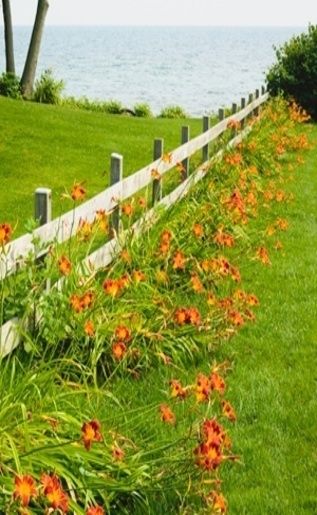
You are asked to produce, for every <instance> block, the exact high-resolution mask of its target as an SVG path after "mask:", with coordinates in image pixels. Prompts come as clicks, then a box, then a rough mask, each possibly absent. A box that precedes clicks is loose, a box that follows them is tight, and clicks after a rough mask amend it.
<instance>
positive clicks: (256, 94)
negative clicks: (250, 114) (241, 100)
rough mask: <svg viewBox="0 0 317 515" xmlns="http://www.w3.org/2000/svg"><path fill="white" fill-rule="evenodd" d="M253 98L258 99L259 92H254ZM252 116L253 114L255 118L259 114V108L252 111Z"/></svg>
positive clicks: (257, 90)
mask: <svg viewBox="0 0 317 515" xmlns="http://www.w3.org/2000/svg"><path fill="white" fill-rule="evenodd" d="M255 98H256V99H258V98H260V90H259V89H256V90H255ZM254 114H255V116H258V114H259V108H258V107H256V108H255V109H254Z"/></svg>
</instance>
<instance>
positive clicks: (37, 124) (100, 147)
mask: <svg viewBox="0 0 317 515" xmlns="http://www.w3.org/2000/svg"><path fill="white" fill-rule="evenodd" d="M183 125H189V126H190V129H191V136H196V135H197V134H199V133H200V132H201V131H202V122H201V120H195V119H190V120H164V119H156V118H153V119H142V118H130V117H121V116H116V115H105V114H101V113H92V112H86V111H80V110H73V109H71V108H65V107H56V106H44V105H39V104H33V103H30V102H20V101H14V100H9V99H5V98H2V97H0V135H1V137H0V181H1V196H0V219H1V220H6V221H8V222H10V223H12V224H13V225H16V224H17V228H16V231H15V236H17V235H18V234H21V233H23V232H25V229H24V226H25V220H27V219H29V218H31V217H32V216H33V215H34V207H33V204H34V201H33V194H34V191H35V189H36V188H38V187H47V188H51V189H52V190H53V212H54V216H57V215H58V214H60V212H63V211H66V210H67V209H69V204H68V203H67V202H64V203H63V202H62V201H61V194H62V193H63V192H64V191H65V188H70V187H71V185H72V184H73V182H74V181H83V182H86V184H87V187H88V196H90V197H91V196H93V195H95V194H97V193H99V192H100V191H102V190H103V189H105V188H106V187H107V186H108V185H109V167H110V155H111V153H112V152H117V153H119V154H122V155H123V156H124V175H125V176H127V175H129V174H131V173H133V172H136V171H137V170H138V169H140V168H141V167H142V166H145V165H147V164H148V163H150V162H151V161H152V160H153V140H154V138H164V142H165V150H166V151H171V150H173V149H174V148H176V147H177V146H179V145H180V137H181V136H180V135H181V127H182V126H183Z"/></svg>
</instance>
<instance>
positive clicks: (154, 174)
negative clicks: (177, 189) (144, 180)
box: [151, 168, 162, 181]
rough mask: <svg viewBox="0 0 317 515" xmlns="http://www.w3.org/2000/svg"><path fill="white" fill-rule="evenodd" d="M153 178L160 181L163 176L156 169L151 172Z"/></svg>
mask: <svg viewBox="0 0 317 515" xmlns="http://www.w3.org/2000/svg"><path fill="white" fill-rule="evenodd" d="M151 176H152V177H153V179H155V180H156V181H160V180H161V179H162V175H161V174H160V172H159V171H158V170H157V169H156V168H153V169H152V170H151Z"/></svg>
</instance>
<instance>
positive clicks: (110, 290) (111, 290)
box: [103, 279, 121, 297]
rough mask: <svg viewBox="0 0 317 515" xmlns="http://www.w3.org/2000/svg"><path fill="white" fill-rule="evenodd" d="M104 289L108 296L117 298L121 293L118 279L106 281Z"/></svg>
mask: <svg viewBox="0 0 317 515" xmlns="http://www.w3.org/2000/svg"><path fill="white" fill-rule="evenodd" d="M103 289H104V290H105V292H106V293H107V294H108V295H112V297H116V296H117V295H118V293H119V292H120V289H121V287H120V284H119V281H118V280H117V279H106V280H105V281H104V283H103Z"/></svg>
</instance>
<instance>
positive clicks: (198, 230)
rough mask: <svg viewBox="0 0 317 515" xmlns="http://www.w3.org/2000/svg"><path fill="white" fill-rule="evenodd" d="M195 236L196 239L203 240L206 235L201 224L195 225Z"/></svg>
mask: <svg viewBox="0 0 317 515" xmlns="http://www.w3.org/2000/svg"><path fill="white" fill-rule="evenodd" d="M193 234H194V236H196V238H202V236H203V235H204V228H203V226H202V225H201V224H194V225H193Z"/></svg>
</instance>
